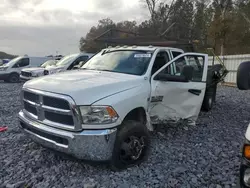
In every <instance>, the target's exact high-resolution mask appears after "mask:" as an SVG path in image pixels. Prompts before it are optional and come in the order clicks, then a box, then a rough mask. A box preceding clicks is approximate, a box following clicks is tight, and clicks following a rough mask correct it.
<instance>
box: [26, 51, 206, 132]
mask: <svg viewBox="0 0 250 188" xmlns="http://www.w3.org/2000/svg"><path fill="white" fill-rule="evenodd" d="M134 49H135V48H133V47H126V48H119V50H134ZM136 50H146V51H152V52H153V55H152V58H151V60H150V63H149V66H148V69H147V71H146V73H145V74H143V75H141V76H137V75H129V74H122V73H116V72H106V71H96V70H73V71H69V72H63V73H58V74H54V75H49V76H45V77H41V78H37V79H34V80H31V81H28V82H26V83H25V84H24V87H25V88H32V89H37V90H43V91H47V92H52V93H58V94H63V95H67V96H70V97H72V99H73V100H74V101H75V103H76V105H77V106H81V105H108V106H112V107H113V108H114V109H115V111H116V112H117V114H118V115H119V118H118V120H117V121H116V122H115V123H112V124H98V125H86V124H84V125H83V128H87V129H106V128H111V127H116V126H118V125H120V124H121V122H122V121H123V119H124V118H125V117H126V115H127V114H128V113H129V112H130V111H131V110H133V109H136V108H140V107H142V108H143V109H145V111H146V113H147V114H148V115H150V116H154V115H157V116H158V117H159V118H160V119H161V120H169V119H170V120H172V119H173V118H175V119H176V120H180V119H188V118H191V119H192V120H194V121H195V120H196V119H197V117H198V114H199V111H200V108H201V104H202V101H203V98H204V93H205V88H206V82H205V81H206V77H207V66H208V57H207V55H206V54H197V53H188V54H182V55H180V56H178V57H176V58H174V59H173V60H172V61H170V62H168V63H166V65H165V66H164V67H162V68H161V69H160V70H159V71H157V72H156V73H154V74H153V75H152V76H151V69H152V66H153V63H154V60H155V58H156V55H157V53H158V52H160V51H166V52H167V53H168V54H171V51H172V50H174V51H178V52H181V53H183V51H182V50H180V49H174V48H166V47H165V48H164V47H136ZM184 55H194V56H196V55H199V56H203V57H204V58H205V63H204V71H203V77H202V82H196V83H195V82H185V83H179V82H178V83H176V82H172V83H171V82H165V83H163V82H162V81H155V80H153V79H154V77H155V76H156V75H157V74H158V73H159V72H160V71H161V70H162V69H164V68H165V67H166V66H168V65H170V64H171V63H173V62H174V61H175V60H177V59H178V58H180V57H183V56H184ZM171 56H172V55H170V57H171ZM188 89H199V90H202V92H201V94H200V95H198V96H197V95H193V94H191V93H189V92H188ZM159 94H160V95H162V96H163V99H164V100H163V101H161V102H157V103H152V102H151V99H152V97H155V96H157V95H159ZM152 106H154V107H152ZM169 109H172V110H173V111H174V113H172V112H171V111H170V110H169Z"/></svg>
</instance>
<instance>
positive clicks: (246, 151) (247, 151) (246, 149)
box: [243, 145, 250, 159]
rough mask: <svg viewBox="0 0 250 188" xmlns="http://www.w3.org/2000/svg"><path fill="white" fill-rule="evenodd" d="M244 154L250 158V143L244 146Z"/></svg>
mask: <svg viewBox="0 0 250 188" xmlns="http://www.w3.org/2000/svg"><path fill="white" fill-rule="evenodd" d="M243 154H244V156H245V157H246V158H247V159H250V145H245V146H244V153H243Z"/></svg>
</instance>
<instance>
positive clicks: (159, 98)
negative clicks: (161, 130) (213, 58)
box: [149, 53, 208, 124]
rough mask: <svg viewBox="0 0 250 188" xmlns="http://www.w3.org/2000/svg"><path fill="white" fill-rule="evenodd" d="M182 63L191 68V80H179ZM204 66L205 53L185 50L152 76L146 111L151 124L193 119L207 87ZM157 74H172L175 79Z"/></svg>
mask: <svg viewBox="0 0 250 188" xmlns="http://www.w3.org/2000/svg"><path fill="white" fill-rule="evenodd" d="M193 59H195V60H196V61H193ZM190 60H192V62H191V61H190ZM185 65H190V66H192V67H193V68H194V72H193V76H192V79H191V80H189V81H182V79H178V77H180V76H181V74H182V68H183V66H185ZM207 66H208V56H207V55H206V54H198V53H184V54H181V55H179V56H178V57H176V58H174V59H173V60H172V61H170V62H168V63H166V65H164V66H163V67H162V68H160V69H159V70H158V71H157V72H155V73H154V74H153V75H152V77H151V98H150V104H149V114H150V117H151V121H152V123H153V124H159V123H167V122H178V121H180V120H191V121H196V119H197V118H198V115H199V112H200V108H201V105H202V101H203V98H204V94H205V90H206V77H207ZM158 74H166V75H171V77H172V78H175V77H176V79H174V80H169V81H166V80H158V79H156V76H157V75H158Z"/></svg>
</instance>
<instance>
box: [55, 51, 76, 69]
mask: <svg viewBox="0 0 250 188" xmlns="http://www.w3.org/2000/svg"><path fill="white" fill-rule="evenodd" d="M77 55H78V54H73V55H68V56H65V57H64V58H62V59H61V60H60V61H58V62H57V63H56V66H63V65H66V64H68V63H69V62H70V61H71V60H73V59H75V58H76V56H77Z"/></svg>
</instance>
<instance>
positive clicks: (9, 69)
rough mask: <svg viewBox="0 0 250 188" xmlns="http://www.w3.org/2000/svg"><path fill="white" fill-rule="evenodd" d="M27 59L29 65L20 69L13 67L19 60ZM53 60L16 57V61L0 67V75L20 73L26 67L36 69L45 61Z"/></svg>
mask: <svg viewBox="0 0 250 188" xmlns="http://www.w3.org/2000/svg"><path fill="white" fill-rule="evenodd" d="M26 58H28V59H29V64H28V65H26V66H22V67H15V65H16V64H17V63H19V62H20V61H21V60H23V59H26ZM50 59H53V58H52V57H28V56H20V57H18V59H17V60H16V61H15V60H14V59H13V61H12V60H11V61H9V62H8V63H6V64H4V65H3V66H2V67H0V74H11V73H18V74H20V73H21V70H22V69H23V68H28V67H38V66H40V65H41V64H42V63H44V62H45V61H47V60H50ZM3 67H4V69H3V70H1V68H3Z"/></svg>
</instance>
